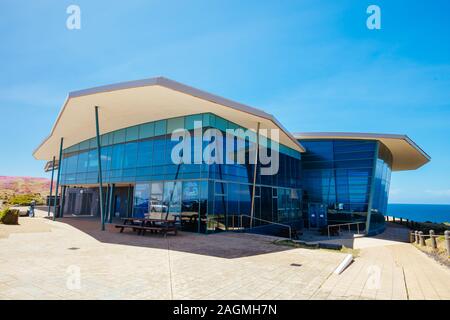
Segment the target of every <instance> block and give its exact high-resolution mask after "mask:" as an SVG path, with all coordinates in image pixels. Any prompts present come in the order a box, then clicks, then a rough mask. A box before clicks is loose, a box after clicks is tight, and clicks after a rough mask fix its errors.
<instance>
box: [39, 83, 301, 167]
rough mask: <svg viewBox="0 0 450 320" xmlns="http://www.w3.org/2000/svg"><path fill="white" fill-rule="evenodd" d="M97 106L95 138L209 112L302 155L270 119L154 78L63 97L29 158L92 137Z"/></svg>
mask: <svg viewBox="0 0 450 320" xmlns="http://www.w3.org/2000/svg"><path fill="white" fill-rule="evenodd" d="M95 106H99V111H100V116H99V117H100V133H101V134H104V133H108V132H112V131H116V130H119V129H122V128H128V127H132V126H135V125H138V124H141V123H147V122H151V121H158V120H162V119H168V118H176V117H182V116H187V115H193V114H200V113H207V112H209V113H212V114H215V115H217V116H219V117H222V118H224V119H227V120H229V121H231V122H233V123H235V124H237V125H238V126H241V127H244V128H248V129H250V130H255V131H256V128H257V126H258V123H259V124H260V129H261V130H262V133H261V134H263V135H264V133H263V132H264V129H266V130H267V131H269V130H271V129H279V130H280V135H279V140H280V141H279V143H280V144H282V145H285V146H286V147H289V148H291V149H293V150H295V151H298V152H303V151H304V148H303V147H302V145H301V144H300V143H299V142H298V141H297V140H296V139H295V138H294V137H293V136H292V135H291V134H290V133H289V132H288V131H287V130H286V129H285V128H284V127H283V126H282V125H281V124H280V123H279V122H278V120H276V119H275V117H274V116H272V115H270V114H268V113H266V112H264V111H261V110H259V109H256V108H253V107H249V106H246V105H243V104H240V103H237V102H234V101H231V100H228V99H225V98H222V97H219V96H216V95H213V94H210V93H207V92H205V91H201V90H198V89H195V88H192V87H189V86H186V85H184V84H181V83H178V82H175V81H172V80H169V79H166V78H162V77H158V78H151V79H145V80H138V81H130V82H123V83H118V84H113V85H107V86H102V87H96V88H92V89H86V90H81V91H75V92H71V93H69V96H68V97H67V99H66V101H65V103H64V105H63V107H62V109H61V111H60V113H59V115H58V118H57V119H56V122H55V124H54V126H53V128H52V130H51V133H50V135H49V136H48V137H47V138H46V139H45V140H44V141H43V142H42V143H41V144H40V145H39V147H38V148H37V149H36V150H35V151H34V153H33V155H34V157H35V158H36V159H38V160H51V159H52V157H53V156H56V159H57V160H58V154H59V152H58V150H59V144H60V139H61V138H64V146H65V147H70V146H73V145H75V144H78V143H80V142H82V141H85V140H88V139H90V138H92V137H95V117H94V115H95V113H94V112H95V111H94V107H95Z"/></svg>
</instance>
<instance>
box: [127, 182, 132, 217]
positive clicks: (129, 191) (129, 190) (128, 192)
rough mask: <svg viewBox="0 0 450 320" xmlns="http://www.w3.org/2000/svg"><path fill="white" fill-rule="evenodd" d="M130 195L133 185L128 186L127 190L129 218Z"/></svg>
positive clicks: (128, 212)
mask: <svg viewBox="0 0 450 320" xmlns="http://www.w3.org/2000/svg"><path fill="white" fill-rule="evenodd" d="M130 195H131V185H128V190H127V218H129V217H130V202H131V201H130Z"/></svg>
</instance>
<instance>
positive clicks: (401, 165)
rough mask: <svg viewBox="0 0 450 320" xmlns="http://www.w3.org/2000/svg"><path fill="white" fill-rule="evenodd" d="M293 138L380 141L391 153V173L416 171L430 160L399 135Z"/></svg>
mask: <svg viewBox="0 0 450 320" xmlns="http://www.w3.org/2000/svg"><path fill="white" fill-rule="evenodd" d="M294 137H295V138H297V139H299V140H300V141H302V140H325V139H347V140H378V141H381V142H382V143H383V144H384V145H385V146H386V147H387V148H388V149H389V150H390V151H391V153H392V157H393V164H392V170H393V171H403V170H414V169H418V168H420V167H421V166H423V165H424V164H426V163H428V162H429V161H430V160H431V157H430V156H429V155H428V154H426V153H425V151H423V150H422V149H421V148H420V147H419V146H418V145H417V144H415V143H414V141H412V140H411V139H410V138H409V137H408V136H407V135H401V134H376V133H349V132H318V133H314V132H306V133H294Z"/></svg>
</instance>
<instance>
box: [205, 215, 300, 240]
mask: <svg viewBox="0 0 450 320" xmlns="http://www.w3.org/2000/svg"><path fill="white" fill-rule="evenodd" d="M227 217H228V218H231V217H239V228H244V227H243V222H242V218H243V217H247V218H249V219H250V218H252V217H251V216H249V215H247V214H232V215H228V216H227ZM208 219H211V218H208ZM216 219H217V218H216ZM253 219H255V220H259V221H262V222H267V223H269V224H275V225H279V226H282V227H285V228H288V230H289V239H292V227H291V226H290V225H288V224H283V223H279V222H273V221H269V220H264V219H260V218H256V217H253ZM211 220H214V218H213V219H211ZM232 221H233V226H232V227H233V229H234V219H232ZM252 228H253V226H252V225H251V226H250V228H249V229H252Z"/></svg>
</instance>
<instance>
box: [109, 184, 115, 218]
mask: <svg viewBox="0 0 450 320" xmlns="http://www.w3.org/2000/svg"><path fill="white" fill-rule="evenodd" d="M114 189H115V185H114V183H112V184H111V187H110V188H109V204H108V221H109V223H112V215H113V207H114V205H113V199H114Z"/></svg>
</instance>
